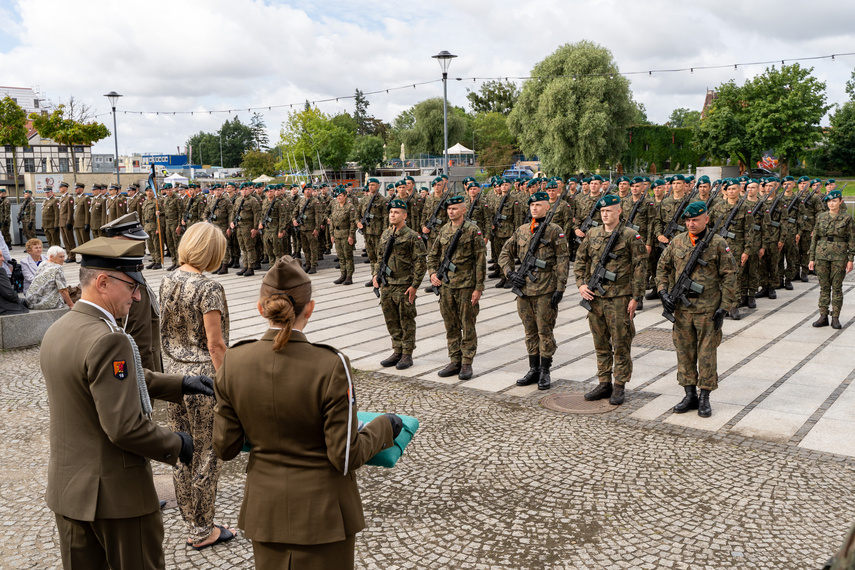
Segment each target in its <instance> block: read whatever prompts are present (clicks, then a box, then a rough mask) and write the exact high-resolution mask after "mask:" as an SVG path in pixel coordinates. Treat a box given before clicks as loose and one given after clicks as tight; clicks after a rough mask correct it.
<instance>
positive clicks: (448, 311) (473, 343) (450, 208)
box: [427, 196, 487, 380]
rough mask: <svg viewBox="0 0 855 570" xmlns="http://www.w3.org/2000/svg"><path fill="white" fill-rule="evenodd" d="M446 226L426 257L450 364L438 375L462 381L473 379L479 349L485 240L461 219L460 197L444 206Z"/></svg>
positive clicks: (452, 199)
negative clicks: (448, 267)
mask: <svg viewBox="0 0 855 570" xmlns="http://www.w3.org/2000/svg"><path fill="white" fill-rule="evenodd" d="M446 210H447V212H448V220H449V221H448V223H446V224H445V225H443V226H442V228H441V229H440V231H439V236H438V238H437V239H436V240H434V242H433V245H432V246H431V249H430V253H429V254H428V258H427V265H428V273H429V274H430V281H431V284H432V285H433V286H434V287H440V295H439V312H440V314H441V315H442V320H443V322H444V323H445V337H446V341H447V344H448V356H449V359H450V361H451V362H450V363H449V364H448V365H447V366H446V367H445V368H443V369H442V370H440V371H439V372H438V375H439V376H440V377H442V378H445V377H448V376H454V375H455V374H457V376H458V378H460V379H461V380H469V379H470V378H472V361H473V359H474V358H475V352H476V350H477V348H478V335H477V333H476V331H475V320H476V318H477V316H478V311H479V309H480V307H479V305H478V301H479V300H480V299H481V293H482V292H483V291H484V277H485V275H486V273H487V254H486V249H485V247H484V237H483V235H482V232H481V230H480V229H479V228H478V226H477V225H475V224H473V223H472V222H467V221H466V220H465V219H464V216H465V214H466V205H465V204H464V203H463V196H452V197H451V198H449V199H448V201H447V204H446ZM458 230H460V231H461V235H460V240H459V241H458V244H457V248H456V249H455V250H454V251H453V252H451V253H452V254H451V256H450V261H451V263H452V264H453V265H454V266H455V268H454V271H449V272H448V275H447V278H448V281H447V282H446V281H441V280H440V279H439V278H438V277H437V276H436V272H437V270H439V268H440V265H442V262H443V260H444V259H445V257H446V255H447V253H448V249H449V247H448V246H449V244H450V242H451V241H452V239H453V237H454V234H455V233H456V232H457V231H458Z"/></svg>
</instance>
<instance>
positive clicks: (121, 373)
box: [113, 360, 128, 380]
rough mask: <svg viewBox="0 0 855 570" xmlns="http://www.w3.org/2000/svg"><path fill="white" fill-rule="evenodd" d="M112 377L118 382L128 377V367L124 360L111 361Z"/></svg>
mask: <svg viewBox="0 0 855 570" xmlns="http://www.w3.org/2000/svg"><path fill="white" fill-rule="evenodd" d="M113 376H115V377H116V378H118V379H119V380H124V379H125V378H127V377H128V365H127V362H126V361H125V360H114V361H113Z"/></svg>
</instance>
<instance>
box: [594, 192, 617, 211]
mask: <svg viewBox="0 0 855 570" xmlns="http://www.w3.org/2000/svg"><path fill="white" fill-rule="evenodd" d="M615 204H620V197H619V196H615V195H614V194H606V195H605V196H603V197H602V198H600V199H599V200H597V209H598V210H599V209H600V208H605V207H606V206H614V205H615Z"/></svg>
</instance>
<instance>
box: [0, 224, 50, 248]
mask: <svg viewBox="0 0 855 570" xmlns="http://www.w3.org/2000/svg"><path fill="white" fill-rule="evenodd" d="M44 230H45V238H47V243H48V247H53V246H55V245H61V244H60V242H59V228H44ZM3 239H5V236H4V237H3ZM6 243H7V244H8V245H11V243H10V242H8V241H7V242H6Z"/></svg>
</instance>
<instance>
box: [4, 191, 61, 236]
mask: <svg viewBox="0 0 855 570" xmlns="http://www.w3.org/2000/svg"><path fill="white" fill-rule="evenodd" d="M0 201H2V198H0ZM42 229H43V230H44V231H45V238H47V242H48V247H53V246H55V245H60V241H59V200H58V199H57V198H56V195H55V194H54V193H53V188H52V187H50V186H48V187H46V188H45V201H44V202H42ZM7 245H8V242H7Z"/></svg>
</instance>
